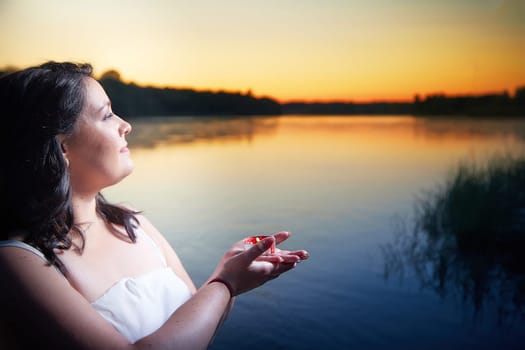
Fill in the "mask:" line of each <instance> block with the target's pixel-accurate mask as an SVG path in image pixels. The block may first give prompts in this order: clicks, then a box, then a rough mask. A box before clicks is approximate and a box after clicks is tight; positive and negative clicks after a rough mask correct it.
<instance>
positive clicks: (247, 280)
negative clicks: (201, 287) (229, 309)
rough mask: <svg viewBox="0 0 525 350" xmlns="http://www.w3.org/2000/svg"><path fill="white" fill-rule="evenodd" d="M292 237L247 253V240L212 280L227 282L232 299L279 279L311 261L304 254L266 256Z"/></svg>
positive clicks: (269, 241)
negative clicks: (303, 263)
mask: <svg viewBox="0 0 525 350" xmlns="http://www.w3.org/2000/svg"><path fill="white" fill-rule="evenodd" d="M289 236H290V233H288V232H279V233H276V234H275V235H272V236H268V237H266V238H264V239H263V240H261V241H260V242H258V243H257V244H254V245H253V246H251V247H250V248H249V249H246V250H245V248H244V243H243V240H241V241H239V242H237V243H235V244H234V245H233V246H232V247H231V248H230V249H229V250H228V251H227V252H226V254H225V255H224V256H223V258H222V259H221V261H220V262H219V264H218V265H217V268H216V269H215V272H214V273H213V274H212V276H211V277H210V280H213V279H215V278H219V279H222V280H224V281H226V282H227V283H229V284H230V287H231V289H232V290H231V292H232V296H236V295H239V294H241V293H245V292H247V291H249V290H251V289H254V288H257V287H259V286H260V285H262V284H264V283H266V282H268V281H270V280H272V279H274V278H277V277H279V276H280V275H281V274H282V273H284V272H286V271H289V270H291V269H293V268H294V267H295V266H296V265H297V263H298V262H300V261H301V260H303V259H306V258H307V257H308V253H306V252H305V251H304V250H301V251H294V252H289V251H283V252H286V254H282V255H263V254H264V253H265V252H266V251H267V250H268V249H270V247H271V246H272V244H275V243H277V244H278V243H281V242H282V241H284V240H286V239H288V237H289ZM276 241H277V242H276Z"/></svg>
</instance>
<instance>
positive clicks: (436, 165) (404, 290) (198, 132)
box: [104, 116, 525, 350]
mask: <svg viewBox="0 0 525 350" xmlns="http://www.w3.org/2000/svg"><path fill="white" fill-rule="evenodd" d="M131 123H132V125H133V132H132V133H131V134H130V135H129V137H128V140H129V143H130V149H131V155H132V157H133V159H134V161H135V170H134V172H133V174H132V175H131V176H129V177H128V178H126V179H125V180H124V181H123V182H122V183H121V184H119V185H117V186H115V187H113V188H109V189H107V190H105V192H104V193H105V195H106V196H107V197H108V198H109V199H110V200H112V201H117V202H126V203H129V204H131V205H133V206H134V207H136V208H138V209H141V210H143V211H144V213H145V215H147V216H148V217H149V218H150V220H151V221H152V222H153V223H154V224H156V226H157V227H158V228H159V229H160V231H161V232H163V233H164V235H165V236H166V237H167V239H168V240H169V242H170V243H171V244H172V245H173V247H174V249H175V250H176V251H177V253H178V255H179V257H180V258H181V260H182V261H183V263H184V265H185V266H186V268H187V270H188V272H189V273H190V275H191V276H192V278H193V280H194V282H195V284H196V285H197V286H199V285H200V284H201V283H203V282H204V281H205V280H206V279H207V277H208V276H209V274H210V273H211V272H212V271H213V270H214V268H215V264H216V263H217V261H218V260H219V259H220V257H221V256H222V254H223V253H224V251H226V250H227V249H228V248H229V247H230V246H231V244H233V243H234V242H236V241H238V240H240V239H241V238H243V237H245V236H249V235H254V234H269V233H273V232H277V231H280V230H288V231H291V232H292V237H291V238H290V239H289V240H288V241H286V242H284V243H283V244H282V248H283V249H306V250H308V251H309V253H310V259H309V260H307V261H305V262H303V263H301V264H299V265H298V266H297V267H296V269H295V270H293V271H291V272H289V273H288V274H286V275H283V276H281V277H280V278H278V279H276V280H273V281H271V282H269V283H268V284H266V285H264V286H262V287H260V288H258V289H256V290H253V291H251V292H248V293H247V294H243V295H241V296H239V297H238V298H237V300H236V305H235V307H234V309H233V311H232V314H231V315H230V317H229V319H228V320H227V321H226V323H225V324H224V326H223V327H222V328H221V329H220V331H219V333H218V334H217V336H216V338H215V341H214V343H213V345H212V346H211V349H216V350H217V349H319V348H323V349H350V348H353V349H384V348H392V349H423V348H424V349H443V348H447V349H464V348H476V349H494V348H498V349H517V348H520V347H522V346H524V344H525V317H524V315H525V312H524V307H525V302H523V300H525V287H524V284H522V285H521V289H520V291H521V294H520V293H518V294H516V293H514V294H512V296H511V297H508V298H507V294H505V293H492V291H493V290H495V289H494V288H496V285H498V286H499V285H501V281H498V280H497V279H494V282H493V283H494V285H491V284H485V285H484V286H483V287H484V289H483V291H481V292H479V291H478V292H476V291H472V294H470V293H469V289H468V288H463V287H462V286H463V285H464V282H465V281H463V280H461V279H458V280H451V281H447V284H446V286H448V288H438V289H436V288H434V286H433V285H429V283H428V280H425V279H422V278H421V274H420V273H418V270H417V269H410V267H408V268H405V269H399V268H396V266H393V264H394V263H393V261H394V260H395V259H394V260H393V259H392V254H400V255H402V254H403V251H402V250H395V249H393V250H389V249H388V248H389V247H390V248H392V247H396V244H398V243H397V242H399V237H400V236H401V237H403V236H404V237H407V233H408V232H410V231H411V228H412V227H413V226H414V222H415V220H416V218H415V216H416V214H415V206H416V205H417V203H418V200H419V199H420V198H422V197H424V196H425V195H426V194H428V193H429V191H434V190H436V189H439V188H440V186H442V185H443V184H444V183H445V182H446V181H447V179H449V178H450V176H451V174H452V173H453V172H454V170H455V169H456V168H457V167H458V165H459V164H461V163H465V162H470V163H476V164H483V163H484V162H486V161H487V160H488V159H490V158H491V157H494V156H495V155H501V154H504V155H509V154H516V155H520V154H523V153H524V152H523V151H524V150H525V119H508V118H492V119H489V118H486V119H468V118H417V117H411V116H277V117H251V118H191V117H187V118H160V117H159V118H148V119H146V118H139V119H136V120H132V121H131ZM386 252H390V255H388V254H387V253H386ZM396 252H397V253H396ZM398 258H400V257H399V256H398ZM401 258H402V256H401ZM425 266H426V267H424V269H425V268H427V267H428V264H426V265H425ZM419 272H421V271H419ZM498 283H499V284H498ZM440 287H443V286H440ZM485 291H486V292H485ZM516 298H518V299H516ZM519 298H521V299H519ZM516 300H521V301H522V302H516Z"/></svg>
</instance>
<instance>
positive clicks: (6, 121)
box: [0, 62, 139, 273]
mask: <svg viewBox="0 0 525 350" xmlns="http://www.w3.org/2000/svg"><path fill="white" fill-rule="evenodd" d="M92 71H93V69H92V67H91V65H89V64H76V63H71V62H64V63H58V62H47V63H44V64H42V65H39V66H35V67H30V68H27V69H24V70H20V71H15V72H11V73H8V74H6V75H3V76H1V77H0V111H1V118H2V120H1V125H2V126H1V131H0V133H1V134H0V154H1V158H0V161H1V163H2V167H1V168H0V191H1V192H0V202H1V207H0V210H1V212H2V213H4V217H6V218H7V220H6V224H5V225H4V227H3V230H2V232H1V234H0V238H2V239H8V238H9V236H10V235H12V234H13V233H17V234H22V237H23V239H24V241H25V242H27V243H28V244H30V245H32V246H34V247H36V248H37V249H39V250H40V251H41V252H42V253H43V254H44V255H45V256H46V258H47V259H48V261H49V262H50V263H51V264H52V265H55V266H56V267H58V268H59V270H60V271H62V272H63V273H65V272H66V269H65V266H64V265H63V263H62V262H61V261H60V259H59V258H58V257H57V255H56V249H58V250H64V249H70V248H71V246H72V240H71V234H70V233H71V232H76V233H78V234H79V235H80V237H81V242H82V245H81V247H79V249H80V252H82V250H83V247H84V243H85V236H84V234H83V230H82V228H81V227H80V226H79V225H78V224H75V220H74V219H75V217H74V212H73V207H72V204H71V188H70V182H69V173H68V169H67V165H66V163H65V159H64V157H63V154H62V149H61V145H60V143H59V141H58V140H57V137H56V136H57V135H59V134H64V135H69V134H70V133H71V132H72V131H73V130H74V128H75V124H76V122H77V119H78V117H79V114H80V112H81V111H82V107H83V105H84V100H85V85H84V80H85V79H86V78H88V77H92ZM96 210H97V213H98V215H99V216H100V217H102V218H103V219H104V220H106V221H107V222H109V223H112V224H114V225H118V226H123V227H124V228H125V230H126V233H127V235H128V236H129V238H130V239H131V241H133V242H135V241H136V235H135V232H134V229H135V228H136V227H137V225H138V220H137V218H136V216H135V215H136V214H138V213H139V212H136V211H133V210H130V209H127V208H124V207H121V206H118V205H114V204H111V203H109V202H108V201H107V200H106V199H105V198H104V197H103V196H102V194H101V193H98V194H97V197H96Z"/></svg>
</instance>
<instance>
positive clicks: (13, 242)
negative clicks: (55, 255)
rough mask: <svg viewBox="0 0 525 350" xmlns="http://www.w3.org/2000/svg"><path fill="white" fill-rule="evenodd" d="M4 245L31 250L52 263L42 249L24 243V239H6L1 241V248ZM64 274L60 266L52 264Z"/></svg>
mask: <svg viewBox="0 0 525 350" xmlns="http://www.w3.org/2000/svg"><path fill="white" fill-rule="evenodd" d="M2 247H16V248H21V249H25V250H27V251H30V252H31V253H33V254H35V255H38V256H39V257H41V258H42V260H44V261H45V262H47V263H48V264H49V265H52V264H51V263H50V262H49V260H47V258H46V256H45V255H44V253H42V252H41V251H40V250H38V249H36V248H35V247H33V246H32V245H29V244H27V243H24V242H22V241H18V240H16V239H8V240H5V241H0V248H2ZM52 266H53V267H54V268H55V269H56V270H57V271H58V272H59V273H60V274H61V275H62V276H64V274H63V273H62V271H60V269H59V268H58V267H56V266H55V265H52ZM64 277H65V276H64Z"/></svg>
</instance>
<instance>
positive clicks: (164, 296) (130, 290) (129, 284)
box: [0, 228, 192, 343]
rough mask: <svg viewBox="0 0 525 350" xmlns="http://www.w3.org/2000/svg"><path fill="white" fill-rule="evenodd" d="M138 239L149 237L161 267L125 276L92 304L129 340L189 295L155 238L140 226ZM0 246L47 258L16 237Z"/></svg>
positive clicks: (160, 321) (162, 318) (158, 324)
mask: <svg viewBox="0 0 525 350" xmlns="http://www.w3.org/2000/svg"><path fill="white" fill-rule="evenodd" d="M136 233H137V239H145V240H148V241H150V243H151V244H152V245H153V246H154V248H155V250H156V251H157V252H158V255H159V257H160V259H162V261H163V264H164V268H161V269H158V270H154V271H151V272H148V273H145V274H143V275H140V276H136V277H125V278H122V279H121V280H119V281H117V282H116V283H115V284H114V285H113V286H111V287H110V288H109V289H108V290H107V291H106V292H105V293H104V294H103V295H102V296H101V297H99V298H98V299H97V300H95V301H93V302H92V303H91V305H92V306H93V308H95V310H97V311H98V313H99V314H100V315H101V316H102V317H104V318H105V319H106V320H107V321H108V322H109V323H111V324H112V325H113V327H115V328H116V329H117V330H118V331H119V332H120V333H121V334H122V335H123V336H125V337H126V338H127V339H128V340H129V341H130V342H132V343H135V342H136V341H137V340H139V339H141V338H143V337H145V336H147V335H149V334H151V333H153V332H155V331H156V330H157V329H159V328H160V327H161V326H162V325H163V324H164V322H166V320H167V319H168V318H169V317H170V315H171V314H172V313H173V312H174V311H175V310H177V309H178V308H179V307H180V306H181V305H182V304H184V303H185V302H186V301H187V300H188V299H190V298H191V295H192V294H191V291H190V290H189V288H188V286H187V285H186V284H185V283H184V282H183V281H182V280H181V279H180V278H179V277H178V276H177V275H176V274H175V272H173V270H172V269H171V268H170V267H168V266H167V263H166V259H165V257H164V255H163V254H162V252H161V250H160V248H159V247H158V246H157V245H156V244H155V242H154V241H153V240H152V239H151V238H150V237H149V236H148V235H147V234H146V233H145V232H144V231H143V230H142V229H141V228H138V229H137V230H136ZM0 247H18V248H22V249H26V250H29V251H31V252H32V253H34V254H36V255H38V256H40V257H41V258H42V259H44V260H46V258H45V256H44V254H42V252H41V251H39V250H38V249H36V248H34V247H32V246H30V245H28V244H26V243H24V242H21V241H16V240H7V241H0Z"/></svg>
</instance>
